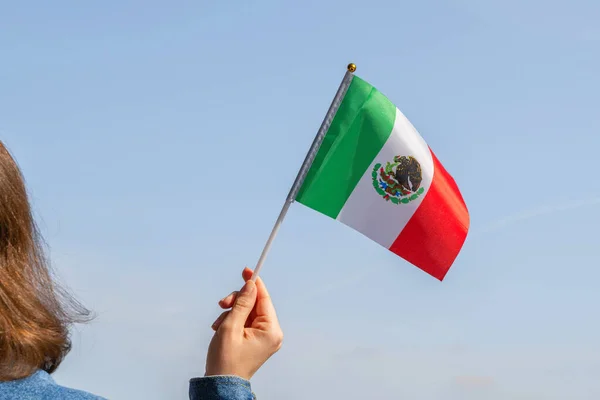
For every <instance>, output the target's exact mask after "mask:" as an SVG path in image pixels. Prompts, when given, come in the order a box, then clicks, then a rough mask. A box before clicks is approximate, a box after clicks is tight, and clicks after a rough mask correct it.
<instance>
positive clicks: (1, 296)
mask: <svg viewBox="0 0 600 400" xmlns="http://www.w3.org/2000/svg"><path fill="white" fill-rule="evenodd" d="M44 250H45V249H44V242H43V239H42V237H41V236H40V233H39V232H38V229H37V226H36V224H35V221H34V219H33V216H32V212H31V208H30V206H29V200H28V198H27V190H26V188H25V182H24V180H23V176H22V175H21V171H20V170H19V167H18V166H17V163H16V162H15V160H14V159H13V158H12V157H11V155H10V153H9V152H8V150H7V149H6V147H4V144H3V143H2V142H1V141H0V381H8V380H14V379H19V378H24V377H26V376H29V375H30V374H31V373H33V372H34V371H35V370H37V369H42V370H45V371H47V372H49V373H51V372H53V371H54V370H56V368H57V367H58V366H59V364H60V363H61V361H62V360H63V358H64V357H65V355H66V354H67V353H68V352H69V350H70V348H71V341H70V339H69V327H70V326H71V324H73V323H75V322H85V321H87V320H88V319H89V315H90V313H89V311H88V310H86V309H85V308H84V307H83V306H81V304H79V303H78V302H77V301H76V300H74V299H73V298H72V297H70V296H69V295H68V293H67V292H66V291H65V290H63V289H62V288H60V287H59V286H58V284H57V282H55V281H54V280H53V274H52V272H51V269H50V266H49V262H48V260H47V259H46V257H45V254H44Z"/></svg>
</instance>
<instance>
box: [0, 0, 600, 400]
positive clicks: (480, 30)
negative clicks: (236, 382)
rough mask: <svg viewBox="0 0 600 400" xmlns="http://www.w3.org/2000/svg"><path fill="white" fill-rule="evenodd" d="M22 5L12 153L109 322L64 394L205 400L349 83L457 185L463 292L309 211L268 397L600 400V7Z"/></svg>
mask: <svg viewBox="0 0 600 400" xmlns="http://www.w3.org/2000/svg"><path fill="white" fill-rule="evenodd" d="M294 4H296V5H293V3H292V2H281V1H274V0H271V1H255V2H251V1H234V2H231V1H203V2H198V1H171V2H167V1H151V0H146V1H126V0H124V1H104V2H81V1H61V0H55V1H52V2H48V1H19V2H16V1H7V0H4V1H0V136H1V139H2V140H3V141H4V142H5V143H6V144H7V146H9V148H10V149H11V150H12V152H13V153H14V155H15V156H16V157H17V159H18V161H19V163H20V165H21V167H22V169H23V171H24V173H25V175H26V178H27V180H28V184H29V188H30V191H31V194H32V199H33V204H34V207H35V212H36V215H37V216H38V218H39V222H40V225H41V228H42V230H43V232H44V234H45V236H46V239H47V241H48V242H49V244H50V247H51V257H52V260H53V263H54V265H55V267H56V269H57V270H58V272H59V274H60V276H61V278H62V280H63V281H65V282H66V283H67V284H68V285H69V286H70V287H71V288H72V289H73V291H74V292H75V293H76V294H77V295H78V297H79V298H80V299H81V300H82V301H83V302H84V303H85V304H86V305H87V306H88V307H90V308H92V309H93V310H95V311H96V313H97V318H96V319H95V321H94V322H92V323H91V324H89V325H87V326H83V327H78V328H77V329H76V331H75V333H74V348H73V351H72V353H71V354H70V355H69V357H68V358H67V360H66V361H65V363H64V364H63V366H62V367H61V368H60V370H59V371H58V372H57V373H56V379H57V380H58V381H59V383H62V384H65V385H69V386H74V387H77V388H81V389H85V390H88V391H91V392H95V393H97V394H100V395H103V396H105V397H108V398H111V399H113V398H114V399H142V398H143V399H147V400H155V399H184V398H186V396H187V381H188V379H189V378H191V377H194V376H198V375H201V374H202V373H203V371H204V361H205V352H206V348H207V345H208V342H209V340H210V337H211V335H212V331H211V329H210V325H211V323H212V322H213V320H214V318H215V317H216V316H217V315H218V314H219V310H218V308H217V304H216V302H217V300H218V299H219V298H221V297H222V296H224V295H226V294H228V293H229V292H230V291H231V290H234V289H236V288H238V287H240V286H241V277H240V273H241V270H242V267H243V266H244V265H250V266H252V265H253V264H254V263H255V262H256V260H257V259H258V256H259V254H260V251H261V249H262V246H263V244H264V241H265V240H266V238H267V236H268V234H269V231H270V229H271V227H272V224H273V222H274V220H275V218H276V217H277V214H278V213H279V210H280V207H281V204H282V202H283V200H284V197H285V195H286V194H287V191H288V189H289V186H290V184H291V183H292V180H293V178H294V176H295V174H296V171H297V169H298V167H299V164H300V162H301V161H302V159H303V158H304V155H305V152H306V150H307V148H308V146H309V144H310V143H311V141H312V138H313V136H314V134H315V132H316V130H317V128H318V126H319V124H320V122H321V120H322V118H323V116H324V113H325V111H326V109H327V107H328V105H329V102H330V101H331V98H332V96H333V94H334V93H335V90H336V88H337V86H338V83H339V81H340V80H341V78H342V75H343V73H344V71H345V66H346V64H347V63H348V62H350V61H352V62H355V63H356V64H357V65H358V71H357V74H358V75H359V76H361V77H362V78H364V79H366V80H368V81H369V82H370V83H372V84H373V85H375V86H376V87H377V88H378V89H380V90H381V91H382V92H383V93H384V94H386V95H387V96H388V97H389V98H390V99H391V100H392V101H393V102H395V103H396V104H397V105H398V107H399V108H400V109H401V110H402V111H403V112H404V113H405V114H406V115H407V117H408V118H409V119H411V121H412V122H413V124H414V125H415V126H416V127H417V129H418V130H419V131H420V132H421V134H422V136H423V137H424V138H425V139H426V140H427V141H428V143H429V145H430V146H431V147H432V148H433V150H434V151H435V152H436V154H437V155H438V157H439V158H440V160H441V161H442V163H444V165H445V166H446V168H447V169H448V170H449V171H450V172H451V173H452V174H453V175H454V177H455V178H456V180H457V182H458V184H459V186H460V188H461V190H462V193H463V195H464V197H465V200H466V202H467V205H468V207H469V210H470V212H471V221H472V225H471V232H470V235H469V238H468V239H467V242H466V244H465V247H464V248H463V251H462V253H461V255H460V256H459V258H458V260H457V262H456V263H455V265H454V266H453V268H452V269H451V270H450V272H449V274H448V275H447V278H446V280H445V281H444V282H442V283H440V282H438V281H437V280H435V279H434V278H431V277H430V276H428V275H426V274H425V273H423V272H421V271H420V270H418V269H416V268H414V267H412V266H411V265H409V264H408V263H406V262H404V261H403V260H401V259H399V258H397V257H395V256H394V255H392V254H391V253H388V252H387V251H386V250H385V249H383V248H380V247H379V246H378V245H376V244H374V243H372V242H370V241H369V240H367V239H365V238H364V237H362V236H361V235H360V234H358V233H356V232H354V231H352V230H351V229H349V228H347V227H345V226H344V225H342V224H339V223H336V222H335V221H332V220H329V219H328V218H326V217H324V216H322V215H319V214H317V213H315V212H314V211H311V210H309V209H307V208H305V207H304V206H302V205H299V204H296V205H294V206H293V207H292V210H291V212H290V213H289V215H288V218H287V220H286V221H285V224H284V226H283V229H282V230H281V233H280V236H279V237H278V238H277V240H276V242H275V245H274V247H273V251H272V253H271V255H270V256H269V258H268V260H267V263H266V264H265V266H264V269H263V274H262V276H263V278H264V279H265V281H266V282H267V284H268V285H269V288H270V290H271V294H272V296H273V298H274V301H275V304H276V306H277V308H278V312H279V315H280V319H281V323H282V326H283V329H284V331H285V334H286V339H285V344H284V347H283V348H282V350H281V352H280V353H278V354H277V355H276V356H275V357H274V358H273V359H272V360H271V361H270V362H269V363H268V365H267V366H265V368H263V369H262V370H261V371H260V372H259V373H258V374H257V375H256V377H255V379H254V380H253V384H254V389H255V391H256V392H257V393H258V394H259V398H260V399H263V400H280V399H287V400H304V399H309V398H310V399H329V398H336V399H342V398H343V399H348V400H352V399H365V398H382V399H383V398H385V399H401V398H406V399H423V400H438V399H439V400H463V399H465V400H471V399H478V400H479V399H486V400H505V399H509V398H510V399H514V400H525V399H527V400H534V399H535V400H537V399H544V400H546V399H561V400H564V399H598V398H600V380H599V379H598V376H600V344H599V342H598V337H600V323H599V322H598V317H597V314H598V309H599V308H600V290H599V289H598V280H599V278H600V255H599V254H598V248H599V247H598V244H599V243H600V239H599V238H600V232H599V225H600V179H598V175H597V174H598V173H599V171H600V159H599V157H598V149H599V147H600V139H599V137H600V136H599V135H598V131H599V130H600V112H599V107H600V76H599V74H598V71H600V52H599V51H598V49H599V48H600V27H599V25H598V22H597V21H598V19H599V18H600V3H598V2H597V1H596V0H570V1H556V0H546V1H541V0H535V1H525V0H486V1H482V0H454V1H441V0H421V1H411V2H407V1H398V0H375V1H355V0H346V1H323V0H306V1H302V2H295V3H294Z"/></svg>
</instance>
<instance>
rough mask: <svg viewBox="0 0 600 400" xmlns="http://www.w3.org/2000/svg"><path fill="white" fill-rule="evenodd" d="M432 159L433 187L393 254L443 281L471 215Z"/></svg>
mask: <svg viewBox="0 0 600 400" xmlns="http://www.w3.org/2000/svg"><path fill="white" fill-rule="evenodd" d="M431 156H432V158H433V165H434V170H433V171H434V172H433V180H432V182H431V187H430V188H429V191H428V192H427V194H426V195H425V198H424V199H423V202H422V203H421V205H420V206H419V208H417V211H416V212H415V213H414V215H413V216H412V217H411V219H410V220H409V221H408V224H406V226H405V227H404V229H403V230H402V232H400V235H398V237H397V238H396V240H395V241H394V243H393V244H392V246H391V247H390V250H391V251H392V252H394V253H396V254H398V255H399V256H400V257H402V258H404V259H405V260H406V261H408V262H410V263H411V264H413V265H415V266H417V267H419V268H421V269H422V270H423V271H425V272H427V273H428V274H430V275H432V276H433V277H435V278H437V279H439V280H440V281H441V280H443V279H444V277H445V276H446V273H447V272H448V270H449V269H450V266H451V265H452V263H453V262H454V260H455V259H456V256H458V253H459V252H460V249H461V248H462V245H463V243H464V242H465V239H466V238H467V232H468V231H469V211H468V210H467V206H466V204H465V202H464V200H463V198H462V195H461V194H460V191H459V190H458V186H456V182H454V179H453V178H452V176H450V174H449V173H448V172H447V171H446V169H444V167H443V166H442V164H441V163H440V161H439V160H438V159H437V157H436V156H435V154H433V152H431Z"/></svg>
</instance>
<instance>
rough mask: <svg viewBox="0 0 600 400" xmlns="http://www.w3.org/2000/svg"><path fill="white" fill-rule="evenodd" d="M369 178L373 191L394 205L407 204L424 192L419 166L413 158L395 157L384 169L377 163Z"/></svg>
mask: <svg viewBox="0 0 600 400" xmlns="http://www.w3.org/2000/svg"><path fill="white" fill-rule="evenodd" d="M371 176H372V178H373V187H374V188H375V191H376V192H377V193H378V194H379V195H380V196H382V197H383V198H384V200H386V201H391V202H392V203H394V204H408V203H410V202H411V201H413V200H416V199H417V198H419V196H420V195H422V194H423V193H424V192H425V188H423V187H420V186H421V181H422V180H423V176H422V173H421V164H419V162H418V161H417V159H416V158H414V157H413V156H408V157H407V156H396V157H394V162H393V163H391V162H389V161H388V162H387V163H386V165H385V167H384V166H382V165H381V164H379V163H377V164H375V166H374V167H373V172H372V173H371Z"/></svg>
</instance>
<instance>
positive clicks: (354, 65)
mask: <svg viewBox="0 0 600 400" xmlns="http://www.w3.org/2000/svg"><path fill="white" fill-rule="evenodd" d="M348 71H349V72H354V71H356V64H354V63H350V64H348Z"/></svg>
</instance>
